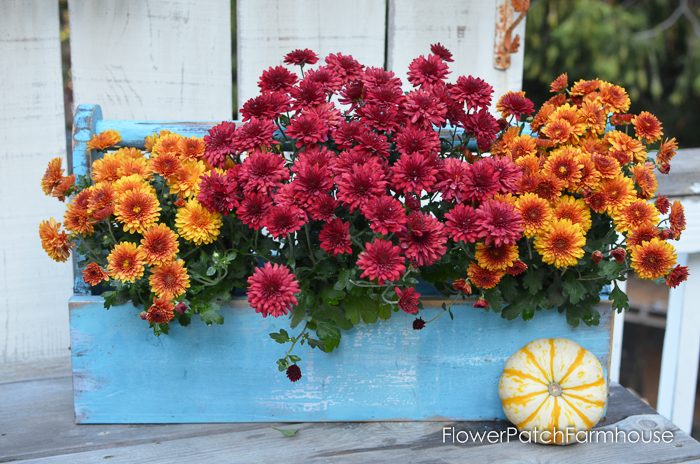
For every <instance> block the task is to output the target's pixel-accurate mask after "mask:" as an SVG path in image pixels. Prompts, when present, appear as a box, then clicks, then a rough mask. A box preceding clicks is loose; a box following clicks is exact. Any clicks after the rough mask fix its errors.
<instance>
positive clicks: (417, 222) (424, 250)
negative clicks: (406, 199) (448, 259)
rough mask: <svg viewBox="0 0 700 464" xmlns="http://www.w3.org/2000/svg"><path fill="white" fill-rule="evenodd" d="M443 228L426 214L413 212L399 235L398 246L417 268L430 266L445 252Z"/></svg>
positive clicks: (445, 239)
mask: <svg viewBox="0 0 700 464" xmlns="http://www.w3.org/2000/svg"><path fill="white" fill-rule="evenodd" d="M446 243H447V236H446V235H445V226H444V225H443V224H442V223H441V222H440V221H438V220H437V218H435V216H432V215H431V214H428V213H422V212H419V211H414V212H412V213H411V214H410V215H409V216H408V221H407V222H406V227H405V228H404V230H403V231H402V232H401V233H399V245H400V246H401V249H402V250H403V252H404V254H405V255H406V257H407V258H408V259H410V260H411V261H412V262H413V263H415V264H416V265H418V266H430V265H431V264H433V263H435V262H436V261H438V260H439V259H440V258H442V255H444V254H445V252H446V251H447V247H446V246H445V244H446Z"/></svg>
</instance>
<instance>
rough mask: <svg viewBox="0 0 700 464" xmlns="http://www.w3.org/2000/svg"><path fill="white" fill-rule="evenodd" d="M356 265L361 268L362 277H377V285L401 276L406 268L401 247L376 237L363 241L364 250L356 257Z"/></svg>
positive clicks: (372, 278)
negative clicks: (366, 241) (369, 240)
mask: <svg viewBox="0 0 700 464" xmlns="http://www.w3.org/2000/svg"><path fill="white" fill-rule="evenodd" d="M357 267H359V268H360V269H362V275H361V276H360V277H362V278H368V279H369V280H374V279H377V282H378V283H379V285H383V284H384V282H386V281H394V280H398V279H399V278H401V274H402V273H403V272H404V271H405V270H406V266H405V264H404V258H403V257H402V256H401V249H400V248H399V247H398V246H396V245H394V244H393V243H391V242H390V241H388V240H382V239H376V240H374V241H373V242H372V243H365V251H363V252H362V253H360V255H359V256H358V259H357Z"/></svg>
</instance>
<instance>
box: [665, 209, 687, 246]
mask: <svg viewBox="0 0 700 464" xmlns="http://www.w3.org/2000/svg"><path fill="white" fill-rule="evenodd" d="M668 221H669V223H670V225H671V232H673V238H675V239H676V240H678V239H679V238H681V232H683V231H684V230H685V225H686V223H685V211H684V210H683V205H682V204H681V202H680V201H678V200H676V201H674V202H673V203H672V204H671V212H670V213H669V215H668Z"/></svg>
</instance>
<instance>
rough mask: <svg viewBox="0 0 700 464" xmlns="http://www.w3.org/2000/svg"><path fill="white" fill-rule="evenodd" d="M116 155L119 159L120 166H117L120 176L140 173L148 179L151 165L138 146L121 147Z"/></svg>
mask: <svg viewBox="0 0 700 464" xmlns="http://www.w3.org/2000/svg"><path fill="white" fill-rule="evenodd" d="M115 156H116V157H118V159H119V167H118V168H117V175H118V176H119V177H125V176H131V175H133V174H138V175H139V176H141V177H143V178H144V179H148V178H149V177H150V176H151V173H152V171H151V166H150V165H149V163H148V160H147V159H146V158H144V157H143V153H141V151H140V150H137V149H136V148H121V149H119V151H117V152H116V153H115Z"/></svg>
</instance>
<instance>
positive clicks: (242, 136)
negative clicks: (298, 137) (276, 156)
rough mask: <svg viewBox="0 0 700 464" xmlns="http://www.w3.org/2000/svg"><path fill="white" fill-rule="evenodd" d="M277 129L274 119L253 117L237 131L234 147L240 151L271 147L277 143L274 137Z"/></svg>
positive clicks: (234, 137)
mask: <svg viewBox="0 0 700 464" xmlns="http://www.w3.org/2000/svg"><path fill="white" fill-rule="evenodd" d="M275 130H276V128H275V124H274V123H273V122H272V121H270V120H267V119H257V118H253V119H251V120H250V121H248V122H247V123H246V124H244V125H242V126H241V127H239V128H238V130H237V131H236V132H235V134H234V136H233V147H234V149H235V150H236V151H238V152H243V151H251V150H254V149H258V148H267V147H270V146H272V145H274V144H276V143H277V142H276V141H275V139H274V138H273V135H274V133H275Z"/></svg>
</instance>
